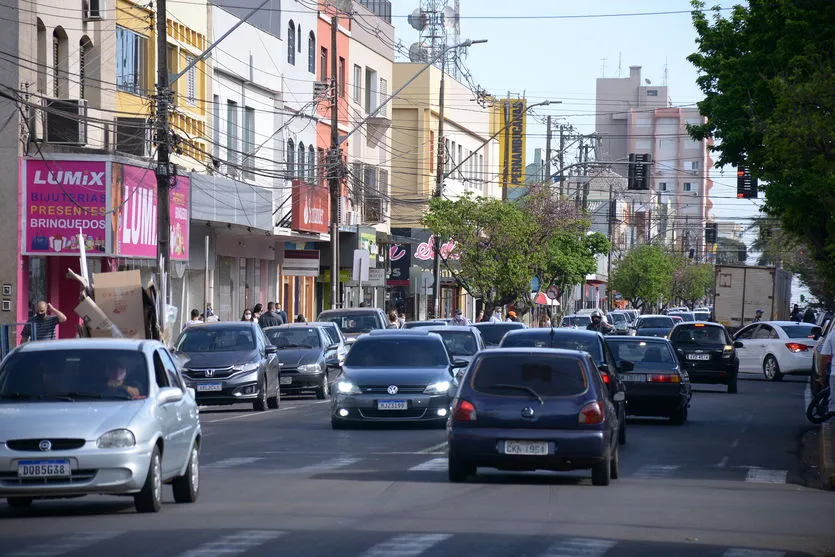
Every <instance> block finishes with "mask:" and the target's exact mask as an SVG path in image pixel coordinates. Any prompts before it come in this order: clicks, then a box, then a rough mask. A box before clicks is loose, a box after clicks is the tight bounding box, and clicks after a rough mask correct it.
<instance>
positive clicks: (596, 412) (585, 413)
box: [579, 400, 603, 424]
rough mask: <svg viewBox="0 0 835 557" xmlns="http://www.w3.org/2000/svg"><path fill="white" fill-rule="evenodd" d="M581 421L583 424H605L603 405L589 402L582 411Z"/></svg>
mask: <svg viewBox="0 0 835 557" xmlns="http://www.w3.org/2000/svg"><path fill="white" fill-rule="evenodd" d="M579 420H580V423H581V424H600V423H603V405H602V404H601V403H600V402H598V401H596V400H595V401H594V402H589V403H588V404H586V405H585V406H583V409H582V410H580V415H579Z"/></svg>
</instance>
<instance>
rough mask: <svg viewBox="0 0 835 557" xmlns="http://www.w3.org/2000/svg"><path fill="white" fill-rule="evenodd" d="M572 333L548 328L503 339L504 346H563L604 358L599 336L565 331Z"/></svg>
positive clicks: (598, 358) (597, 357) (565, 348)
mask: <svg viewBox="0 0 835 557" xmlns="http://www.w3.org/2000/svg"><path fill="white" fill-rule="evenodd" d="M565 332H566V333H570V334H560V333H557V331H554V334H551V331H550V330H548V329H544V330H533V331H525V332H524V333H519V334H515V335H508V336H506V337H505V338H504V339H502V343H501V347H502V348H561V349H563V350H580V351H582V352H588V353H589V354H590V355H591V357H592V359H593V360H594V361H595V362H600V361H602V359H603V356H602V354H601V348H600V340H599V337H597V336H596V335H592V334H588V333H587V334H584V335H580V334H577V331H565Z"/></svg>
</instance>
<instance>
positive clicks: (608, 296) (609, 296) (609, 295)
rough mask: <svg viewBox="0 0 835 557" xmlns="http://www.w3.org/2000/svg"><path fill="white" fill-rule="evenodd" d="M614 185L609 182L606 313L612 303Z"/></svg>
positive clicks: (610, 308)
mask: <svg viewBox="0 0 835 557" xmlns="http://www.w3.org/2000/svg"><path fill="white" fill-rule="evenodd" d="M613 190H614V184H613V183H612V182H611V181H610V182H609V210H608V211H607V213H608V216H609V223H608V224H609V257H608V260H607V261H606V302H607V308H608V311H612V304H613V303H614V296H613V293H612V255H613V254H614V253H615V241H614V238H613V235H614V233H615V211H614V203H613Z"/></svg>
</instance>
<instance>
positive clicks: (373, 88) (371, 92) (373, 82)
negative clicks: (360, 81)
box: [365, 68, 379, 113]
mask: <svg viewBox="0 0 835 557" xmlns="http://www.w3.org/2000/svg"><path fill="white" fill-rule="evenodd" d="M377 85H378V83H377V72H376V71H374V70H372V69H371V68H365V111H366V112H368V113H371V112H374V111H375V110H377V106H378V105H377V102H378V100H379V98H378V97H377Z"/></svg>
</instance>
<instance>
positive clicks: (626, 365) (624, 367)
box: [620, 361, 635, 371]
mask: <svg viewBox="0 0 835 557" xmlns="http://www.w3.org/2000/svg"><path fill="white" fill-rule="evenodd" d="M633 369H635V364H633V363H632V362H627V361H623V362H621V363H620V370H621V371H632V370H633Z"/></svg>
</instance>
